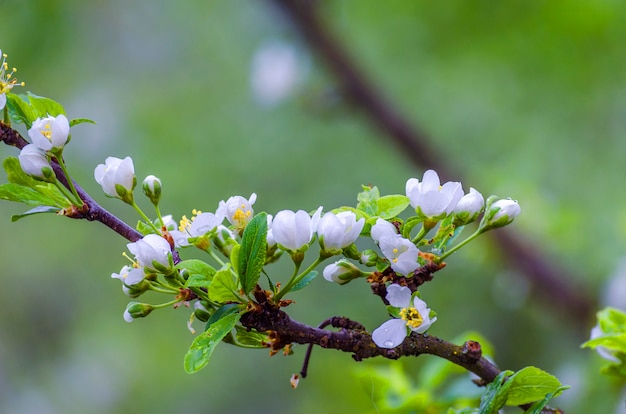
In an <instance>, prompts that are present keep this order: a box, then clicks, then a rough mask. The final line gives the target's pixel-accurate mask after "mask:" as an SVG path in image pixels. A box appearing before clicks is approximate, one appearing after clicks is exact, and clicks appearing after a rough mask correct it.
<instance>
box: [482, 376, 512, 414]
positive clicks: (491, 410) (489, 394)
mask: <svg viewBox="0 0 626 414" xmlns="http://www.w3.org/2000/svg"><path fill="white" fill-rule="evenodd" d="M511 374H513V371H508V370H507V371H502V372H500V373H499V374H498V376H497V377H496V378H495V379H494V380H493V381H492V382H491V383H489V385H487V390H486V391H485V393H484V394H483V395H482V397H480V407H479V411H478V413H479V414H497V413H498V411H499V410H500V408H502V407H504V404H505V403H506V397H507V394H508V387H509V386H510V382H509V381H507V377H509V376H510V375H511ZM507 384H509V385H507Z"/></svg>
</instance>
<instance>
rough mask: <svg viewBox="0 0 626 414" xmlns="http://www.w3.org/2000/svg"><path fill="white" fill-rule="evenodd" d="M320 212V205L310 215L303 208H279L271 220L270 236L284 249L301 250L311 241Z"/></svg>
mask: <svg viewBox="0 0 626 414" xmlns="http://www.w3.org/2000/svg"><path fill="white" fill-rule="evenodd" d="M321 214H322V207H320V208H318V209H317V210H316V211H315V213H314V214H313V216H312V217H311V216H309V213H307V212H306V211H304V210H298V211H297V212H294V211H292V210H281V211H279V212H278V213H277V214H276V216H275V217H274V219H273V220H272V229H271V230H272V236H273V238H274V240H275V241H276V243H277V244H278V245H279V246H280V247H281V248H283V249H284V250H290V251H294V252H295V251H298V250H301V249H303V248H304V247H305V246H308V244H309V243H310V242H311V239H312V238H313V234H314V232H315V230H316V228H317V222H318V221H319V219H320V215H321Z"/></svg>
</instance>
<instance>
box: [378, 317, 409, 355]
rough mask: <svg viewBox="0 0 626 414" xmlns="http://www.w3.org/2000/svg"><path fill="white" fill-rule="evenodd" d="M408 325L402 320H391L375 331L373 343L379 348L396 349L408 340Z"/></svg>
mask: <svg viewBox="0 0 626 414" xmlns="http://www.w3.org/2000/svg"><path fill="white" fill-rule="evenodd" d="M406 334H407V329H406V324H405V323H404V321H403V320H402V319H390V320H388V321H387V322H385V323H383V324H382V325H380V326H379V327H378V328H376V329H374V332H372V341H374V343H375V344H376V346H378V347H379V348H395V347H396V346H398V345H400V344H401V343H402V342H403V341H404V339H405V338H406V336H407V335H406Z"/></svg>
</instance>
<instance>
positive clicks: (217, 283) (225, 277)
mask: <svg viewBox="0 0 626 414" xmlns="http://www.w3.org/2000/svg"><path fill="white" fill-rule="evenodd" d="M236 292H237V282H236V281H235V278H234V277H233V275H232V273H231V271H230V267H229V266H226V267H224V268H222V269H220V270H218V271H217V272H216V273H215V275H213V280H212V281H211V287H210V288H209V291H208V293H209V299H211V300H212V301H213V302H217V303H226V302H240V301H241V298H239V296H238V295H237V294H236Z"/></svg>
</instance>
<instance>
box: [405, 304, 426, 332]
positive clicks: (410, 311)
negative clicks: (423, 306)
mask: <svg viewBox="0 0 626 414" xmlns="http://www.w3.org/2000/svg"><path fill="white" fill-rule="evenodd" d="M400 318H402V320H403V321H406V324H407V326H408V327H409V328H411V329H415V328H419V327H420V326H421V325H422V323H424V318H423V317H422V315H421V314H420V313H419V312H418V310H417V309H415V308H402V310H401V311H400Z"/></svg>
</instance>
